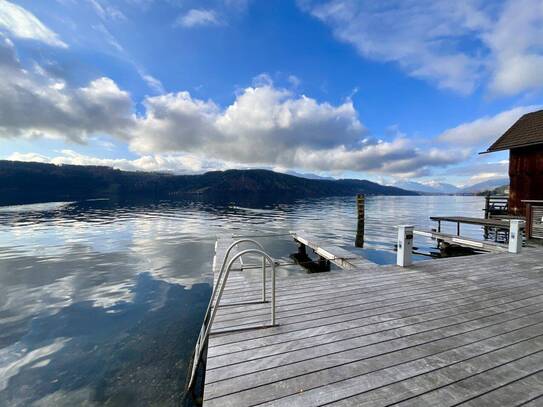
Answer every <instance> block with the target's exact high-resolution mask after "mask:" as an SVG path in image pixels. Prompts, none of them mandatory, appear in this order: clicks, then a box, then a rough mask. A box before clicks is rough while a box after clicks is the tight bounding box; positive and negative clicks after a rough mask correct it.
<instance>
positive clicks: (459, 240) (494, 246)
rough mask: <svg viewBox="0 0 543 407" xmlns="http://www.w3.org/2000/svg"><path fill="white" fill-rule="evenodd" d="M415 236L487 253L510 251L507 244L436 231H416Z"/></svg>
mask: <svg viewBox="0 0 543 407" xmlns="http://www.w3.org/2000/svg"><path fill="white" fill-rule="evenodd" d="M413 233H414V234H415V235H418V236H424V237H427V238H430V239H434V240H442V241H444V242H447V243H449V244H455V245H459V246H463V247H469V248H471V249H475V250H481V251H485V252H497V253H503V252H507V251H508V246H507V245H506V244H501V243H496V242H491V241H489V240H479V239H472V238H469V237H462V236H457V235H451V234H447V233H439V232H434V231H424V230H415V231H413Z"/></svg>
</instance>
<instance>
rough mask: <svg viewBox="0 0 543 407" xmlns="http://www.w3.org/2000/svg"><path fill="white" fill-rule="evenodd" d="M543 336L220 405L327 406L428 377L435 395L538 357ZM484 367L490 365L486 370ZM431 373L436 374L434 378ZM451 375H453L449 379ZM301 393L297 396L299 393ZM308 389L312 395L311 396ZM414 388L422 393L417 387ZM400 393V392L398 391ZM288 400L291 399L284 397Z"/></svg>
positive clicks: (317, 378)
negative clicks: (476, 375) (479, 373)
mask: <svg viewBox="0 0 543 407" xmlns="http://www.w3.org/2000/svg"><path fill="white" fill-rule="evenodd" d="M540 332H541V331H539V332H536V330H532V331H531V332H524V333H525V334H526V335H532V337H533V338H532V339H529V340H524V339H523V338H522V336H519V335H518V333H517V335H516V336H515V335H502V336H497V337H492V338H489V339H484V340H481V341H476V342H471V343H468V344H465V345H462V346H454V345H453V346H452V348H449V349H447V348H446V347H445V348H440V347H439V346H437V347H435V348H434V352H433V353H430V355H427V356H425V354H424V353H422V354H417V351H416V350H415V351H414V356H413V357H410V356H409V353H407V361H404V362H402V359H399V360H398V363H394V359H393V358H391V357H390V356H389V355H385V356H384V359H385V360H386V359H387V358H388V360H387V361H386V362H385V363H384V364H383V363H382V362H383V357H380V358H379V357H378V358H374V359H368V360H366V361H364V362H362V363H358V364H351V365H340V366H337V367H335V368H333V369H328V370H324V371H320V372H316V373H315V374H311V375H304V376H301V377H300V378H298V381H300V379H302V382H301V383H294V384H293V383H289V382H276V383H274V384H273V385H271V386H261V387H260V388H259V392H258V393H257V394H255V392H252V391H249V392H238V393H231V394H230V395H229V396H225V397H220V398H217V400H220V401H222V402H228V400H229V399H230V400H232V399H235V400H237V402H238V403H239V404H238V405H239V406H241V405H254V404H256V403H255V402H258V403H262V402H264V403H268V404H264V405H274V406H314V405H322V404H326V403H331V402H334V401H338V400H341V399H345V398H348V397H351V396H355V395H359V394H361V393H365V392H369V391H371V390H373V389H378V388H381V387H383V386H384V385H386V386H392V385H393V384H394V383H397V382H400V381H402V380H403V381H407V380H410V379H411V380H417V379H418V378H419V376H420V375H423V374H427V377H429V378H430V388H431V389H434V388H435V387H437V386H438V385H439V384H447V383H450V382H451V381H452V379H451V376H452V377H453V378H454V377H460V378H462V377H466V376H468V374H469V373H467V372H466V369H470V368H471V370H473V369H476V367H477V366H481V367H483V368H485V367H486V368H489V367H494V366H496V365H497V364H500V363H504V362H506V361H512V360H515V359H517V358H519V357H523V356H526V355H533V353H534V347H535V349H541V347H542V346H543V337H542V336H541V335H539V334H540ZM534 335H538V336H534ZM512 341H513V342H512ZM434 346H435V344H434ZM449 346H450V345H449ZM442 349H444V350H442ZM440 350H441V351H440ZM430 352H431V351H430ZM490 352H493V354H491V355H489V354H488V353H490ZM404 353H405V352H404ZM417 356H418V357H417ZM542 356H543V355H542ZM400 357H401V356H400ZM404 357H405V356H404ZM474 358H479V360H477V361H473V359H474ZM538 361H539V359H538ZM460 362H464V365H462V366H461V368H458V367H457V365H458V364H459V363H460ZM485 362H486V364H484V363H485ZM534 362H535V363H536V362H537V361H534ZM451 365H452V366H453V368H452V369H451V370H453V373H454V374H453V373H451V372H450V371H445V372H446V373H443V370H442V371H441V373H442V374H441V375H438V374H436V371H437V370H438V369H440V368H444V367H447V366H451ZM536 365H537V363H536ZM462 367H463V368H464V369H462ZM429 372H431V373H433V374H432V375H431V376H430V375H429V374H428V373H429ZM447 373H449V374H448V375H447ZM455 375H456V376H455ZM412 378H414V379H412ZM308 379H311V380H308ZM432 379H435V382H436V385H433V386H432V381H431V380H432ZM440 379H441V380H440ZM326 383H329V384H326ZM417 383H418V382H417ZM323 384H324V385H323ZM288 385H291V386H289V388H288V390H287V391H284V389H285V388H286V387H287V386H288ZM296 385H298V386H296ZM304 386H305V387H304ZM297 387H298V391H296V388H297ZM308 388H309V390H307V389H308ZM412 388H413V389H415V390H417V389H418V388H417V387H416V384H414V385H413V387H412ZM269 390H271V391H269ZM397 391H398V389H396V392H397ZM396 392H394V394H395V393H396ZM285 394H287V395H286V396H285ZM390 398H391V397H390ZM266 399H267V400H266ZM211 400H212V399H211ZM211 400H210V401H211ZM392 401H394V400H392ZM210 405H213V404H210ZM223 405H225V404H223ZM349 405H357V403H356V402H355V403H349ZM414 405H417V404H414ZM425 405H426V404H425ZM428 405H433V406H437V405H442V404H441V403H439V402H438V403H434V404H428Z"/></svg>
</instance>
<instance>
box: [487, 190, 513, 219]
mask: <svg viewBox="0 0 543 407" xmlns="http://www.w3.org/2000/svg"><path fill="white" fill-rule="evenodd" d="M484 210H485V219H490V218H493V217H496V216H503V215H507V214H508V213H509V197H508V196H507V195H490V194H488V195H486V196H485V209H484Z"/></svg>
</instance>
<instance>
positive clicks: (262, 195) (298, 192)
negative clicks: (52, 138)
mask: <svg viewBox="0 0 543 407" xmlns="http://www.w3.org/2000/svg"><path fill="white" fill-rule="evenodd" d="M358 193H360V194H367V195H417V193H416V192H412V191H406V190H404V189H400V188H396V187H388V186H383V185H380V184H377V183H375V182H371V181H366V180H354V179H341V180H313V179H307V178H300V177H295V176H292V175H288V174H281V173H276V172H273V171H269V170H227V171H212V172H207V173H205V174H201V175H172V174H164V173H152V172H130V171H121V170H116V169H113V168H110V167H101V166H79V165H54V164H43V163H35V162H18V161H5V160H4V161H2V160H0V205H10V204H24V203H36V202H52V201H75V200H84V199H94V198H110V199H131V198H137V199H194V198H198V199H211V200H215V201H223V202H237V201H243V200H244V199H255V200H256V199H262V200H272V201H281V200H285V201H286V200H292V199H297V198H305V197H324V196H341V195H355V194H358Z"/></svg>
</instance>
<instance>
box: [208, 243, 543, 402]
mask: <svg viewBox="0 0 543 407" xmlns="http://www.w3.org/2000/svg"><path fill="white" fill-rule="evenodd" d="M310 240H311V239H310ZM230 243H231V241H230V240H220V241H219V242H218V244H217V246H216V247H217V250H216V252H217V253H216V258H217V259H218V260H217V261H215V262H214V269H215V270H214V271H215V273H217V269H218V268H219V267H220V266H221V262H222V258H223V256H224V251H225V250H226V247H227V246H228V245H229V244H230ZM314 243H315V242H314ZM316 244H317V245H318V246H319V247H320V248H322V249H323V250H324V251H326V252H327V253H329V254H331V255H332V256H333V257H334V259H335V260H338V259H344V260H345V261H347V262H348V261H349V259H348V257H349V256H347V255H346V254H345V253H344V252H341V253H334V250H335V249H334V247H333V246H331V245H326V244H325V243H324V242H318V243H316ZM351 260H352V259H351ZM260 276H261V272H260V271H259V270H255V271H243V272H232V274H231V276H230V278H229V279H228V283H227V285H226V289H225V292H224V296H223V300H222V301H221V306H220V307H219V311H218V314H217V317H216V319H215V320H214V322H213V325H212V332H213V331H215V332H218V331H221V330H235V329H242V328H250V327H252V326H255V325H258V324H266V323H268V322H269V304H262V303H258V300H259V299H260V295H261V280H260ZM269 286H270V285H269V284H268V287H269ZM276 300H277V323H278V326H275V327H272V328H265V329H246V330H238V331H233V332H229V333H222V334H211V336H210V338H209V348H208V354H207V364H206V375H205V388H204V406H205V407H212V406H220V407H223V406H235V407H242V406H254V405H270V406H316V405H334V406H388V405H392V404H394V405H399V406H417V407H419V406H432V407H435V406H453V405H460V404H461V405H464V406H520V405H522V406H531V407H535V406H541V405H543V247H540V248H524V250H523V252H522V254H521V255H514V254H510V253H499V254H496V253H493V254H480V255H477V256H476V257H473V256H469V257H456V258H448V259H440V260H430V261H423V262H418V263H415V264H414V265H412V266H410V267H408V268H400V267H397V266H378V265H374V264H371V263H368V262H367V261H366V262H364V264H362V265H361V267H360V268H350V269H349V270H341V271H331V272H327V273H317V274H308V273H305V272H303V271H300V273H299V274H292V273H291V274H289V275H288V277H285V278H282V277H281V275H278V278H277V293H276ZM240 302H246V303H247V304H245V305H240V304H239V303H240ZM236 304H237V305H236Z"/></svg>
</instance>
